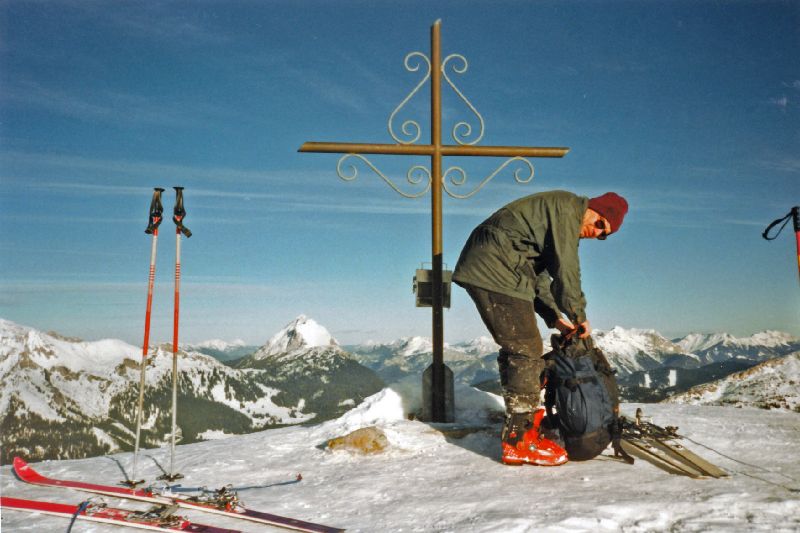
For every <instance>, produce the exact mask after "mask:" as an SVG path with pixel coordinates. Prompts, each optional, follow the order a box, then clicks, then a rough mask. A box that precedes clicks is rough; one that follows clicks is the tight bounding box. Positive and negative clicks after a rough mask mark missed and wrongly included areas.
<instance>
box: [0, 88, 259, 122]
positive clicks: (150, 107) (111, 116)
mask: <svg viewBox="0 0 800 533" xmlns="http://www.w3.org/2000/svg"><path fill="white" fill-rule="evenodd" d="M0 98H2V99H3V100H5V101H8V102H14V103H16V104H18V105H22V106H26V107H31V108H35V109H41V110H45V111H48V112H51V113H54V114H57V115H61V116H65V117H69V118H73V119H78V120H82V121H91V122H102V123H112V124H126V125H137V124H138V125H149V126H153V125H155V126H167V127H175V128H186V127H191V128H200V127H203V128H205V127H208V121H207V120H206V119H207V118H216V119H219V118H222V119H230V118H235V119H237V120H240V121H242V120H247V117H246V116H244V115H242V114H241V113H236V112H234V111H230V110H227V109H225V108H222V107H219V106H216V105H213V104H208V103H191V104H189V103H186V102H184V101H172V102H164V101H163V100H154V99H152V98H150V97H147V96H143V95H138V94H132V93H123V92H118V91H95V92H91V91H88V90H84V91H82V92H81V93H80V95H78V94H73V93H70V92H67V91H65V90H63V89H56V88H50V87H46V86H44V85H42V84H41V83H39V82H36V81H32V80H15V81H13V82H12V83H8V84H6V85H5V86H4V87H3V92H2V94H0ZM156 101H161V102H163V103H161V104H158V103H154V102H156ZM236 115H238V116H236Z"/></svg>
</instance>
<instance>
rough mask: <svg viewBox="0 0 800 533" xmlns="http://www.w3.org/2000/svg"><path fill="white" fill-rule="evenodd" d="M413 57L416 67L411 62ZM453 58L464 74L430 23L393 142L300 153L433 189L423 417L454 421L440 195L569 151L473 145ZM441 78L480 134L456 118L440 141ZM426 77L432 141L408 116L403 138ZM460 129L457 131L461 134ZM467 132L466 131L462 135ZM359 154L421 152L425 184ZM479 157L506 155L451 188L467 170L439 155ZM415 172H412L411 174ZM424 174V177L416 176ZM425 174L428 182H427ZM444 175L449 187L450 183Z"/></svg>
mask: <svg viewBox="0 0 800 533" xmlns="http://www.w3.org/2000/svg"><path fill="white" fill-rule="evenodd" d="M412 60H417V61H418V62H419V63H418V64H417V65H412V64H411V61H412ZM451 61H460V62H461V63H462V66H461V67H460V68H459V67H458V66H451V68H452V69H453V71H454V72H455V73H458V74H463V73H464V72H466V70H467V61H466V59H465V58H464V56H461V55H459V54H451V55H449V56H447V57H446V58H445V59H444V60H442V55H441V21H440V20H437V21H436V22H435V23H434V24H433V26H432V27H431V54H430V57H428V56H426V55H425V54H423V53H421V52H411V53H410V54H408V55H407V56H406V59H405V66H406V70H408V71H410V72H418V71H419V70H420V68H421V67H422V66H423V64H424V65H425V66H427V72H426V73H425V75H424V77H423V79H422V80H421V81H420V82H419V83H418V84H417V86H416V87H415V88H414V90H413V91H412V92H411V93H410V94H409V95H408V96H407V97H406V98H405V99H404V100H403V101H402V102H401V103H400V105H398V106H397V108H396V109H395V110H394V111H393V112H392V114H391V116H390V117H389V133H390V134H391V136H392V138H393V139H394V140H395V143H396V144H376V143H341V142H306V143H304V144H303V145H302V146H301V147H300V148H299V150H298V151H300V152H316V153H339V154H344V155H343V156H342V157H341V158H340V159H339V163H338V164H337V167H336V172H337V174H338V175H339V177H340V178H342V179H343V180H346V181H352V180H354V179H355V178H356V177H357V175H358V170H357V169H356V167H355V165H352V166H351V167H350V170H349V171H345V170H343V164H344V162H345V161H347V160H349V159H351V158H355V159H357V160H359V161H361V162H363V163H364V164H366V165H367V166H368V167H369V168H370V169H371V170H372V171H373V172H374V173H375V174H377V175H378V176H379V177H380V178H381V179H383V180H384V181H385V182H386V183H387V184H388V185H389V186H390V187H391V188H392V189H394V190H395V191H396V192H397V193H398V194H400V195H401V196H404V197H406V198H420V197H422V196H424V195H425V194H427V192H428V190H430V192H431V262H432V272H431V278H432V294H431V305H432V323H433V324H432V325H433V327H432V329H433V332H432V333H433V334H432V341H433V354H432V356H433V361H432V363H431V365H430V366H429V367H428V369H427V370H426V371H425V374H424V375H423V394H422V396H423V404H424V405H423V418H425V419H427V420H429V421H432V422H453V417H454V405H453V403H454V398H453V397H452V394H453V377H452V376H453V374H452V372H451V371H450V370H449V369H448V368H447V366H446V365H445V364H444V283H443V270H442V268H443V253H444V252H443V238H442V198H443V192H446V193H447V194H448V195H449V196H451V197H453V198H456V199H466V198H470V197H472V196H473V195H474V194H475V193H477V192H478V191H479V190H480V189H481V188H482V187H483V186H484V185H486V183H488V182H489V181H490V180H491V179H492V178H494V177H495V176H496V175H497V174H498V173H499V172H500V171H502V170H504V169H505V168H507V167H508V166H509V165H510V164H512V163H520V164H522V165H523V167H525V168H524V170H525V171H526V172H527V173H528V175H527V177H523V176H525V174H521V173H520V171H519V170H517V171H514V179H515V180H516V181H517V182H518V183H528V182H530V181H531V180H532V179H533V172H534V169H533V165H532V164H531V163H530V161H528V160H527V159H525V158H526V157H563V156H564V155H566V153H567V152H569V148H564V147H528V146H475V144H477V143H478V141H480V139H481V138H482V137H483V129H484V122H483V117H481V115H480V114H479V113H478V112H477V110H476V109H475V108H474V107H473V105H472V104H471V103H470V102H469V100H467V98H466V97H465V96H464V95H463V93H462V92H461V91H460V90H459V89H458V88H457V87H456V86H455V84H454V83H453V82H452V80H451V79H450V78H449V77H448V75H447V72H446V67H447V66H448V63H450V62H451ZM442 77H444V78H445V80H446V82H447V84H448V85H450V86H451V87H452V88H453V90H454V91H455V93H456V94H457V95H458V97H459V98H460V99H461V100H462V101H463V102H464V103H465V104H466V105H467V106H468V107H469V109H470V110H471V112H472V113H473V114H474V115H475V116H476V117H477V119H478V120H479V122H480V129H479V135H477V137H476V138H475V139H473V140H468V137H469V136H470V135H472V134H473V129H472V126H471V125H469V124H468V123H467V122H458V123H457V124H456V125H455V126H454V127H453V130H452V137H453V139H454V140H455V142H456V144H455V145H445V144H443V142H442V92H441V87H442ZM429 79H430V84H431V102H430V106H431V114H430V119H431V122H430V139H431V141H430V144H416V142H417V141H418V140H419V137H420V133H421V127H420V125H419V124H418V123H417V122H415V121H412V120H407V121H405V122H403V124H402V128H401V131H402V135H404V136H406V137H408V138H406V139H401V138H400V137H398V135H397V134H396V133H395V130H394V128H393V121H394V118H395V116H396V115H397V113H398V112H399V111H400V110H401V109H402V108H403V107H404V106H405V104H406V103H407V102H408V101H409V100H410V99H411V98H412V97H413V96H414V95H415V94H416V93H417V91H418V90H419V89H420V87H422V86H423V85H424V84H425V83H426V82H427V81H428V80H429ZM459 132H461V133H459ZM464 132H465V133H464ZM363 154H384V155H417V156H420V155H425V156H430V158H431V166H430V169H427V168H425V167H423V166H421V165H415V166H413V167H412V168H411V169H410V170H409V171H408V173H407V174H406V179H407V181H408V182H409V183H410V184H411V185H415V186H419V185H422V186H424V188H423V190H422V191H418V192H416V193H406V192H404V191H402V190H401V189H400V188H399V187H398V186H397V184H396V183H395V182H394V181H392V180H391V179H390V178H389V177H388V176H386V175H385V174H383V173H382V172H381V171H380V170H379V169H378V168H377V167H376V166H375V165H373V164H372V163H371V162H370V161H369V160H368V159H367V158H366V157H364V155H363ZM450 155H452V156H483V157H506V158H508V159H507V160H506V161H505V162H504V163H503V164H501V165H500V166H499V167H498V168H497V169H496V170H495V171H494V172H492V173H491V174H489V176H487V177H485V178H484V179H483V180H482V181H481V182H480V183H479V184H478V185H477V186H475V187H474V188H473V189H472V190H471V191H470V192H468V193H465V194H460V193H458V192H456V190H455V187H459V186H463V185H464V184H465V183H466V181H467V172H466V171H465V170H464V169H463V168H461V167H458V166H452V167H448V168H447V169H444V168H443V164H442V158H443V156H450ZM415 172H416V173H417V174H416V175H414V173H415ZM420 176H422V177H420ZM425 177H427V180H425ZM448 178H449V181H450V185H448V183H447V182H448Z"/></svg>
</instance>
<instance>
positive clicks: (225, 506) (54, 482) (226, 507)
mask: <svg viewBox="0 0 800 533" xmlns="http://www.w3.org/2000/svg"><path fill="white" fill-rule="evenodd" d="M14 472H15V473H16V474H17V476H18V477H19V478H20V479H21V480H22V481H25V482H26V483H32V484H34V485H44V486H48V487H65V488H70V489H76V490H82V491H85V492H92V493H94V494H103V495H106V496H115V497H117V498H126V499H129V500H136V501H141V502H148V503H154V504H160V505H177V506H178V507H182V508H184V509H192V510H195V511H203V512H206V513H214V514H219V515H223V516H228V517H231V518H239V519H242V520H250V521H252V522H258V523H261V524H268V525H270V526H275V527H281V528H285V529H292V530H295V531H305V532H308V533H339V532H341V531H344V530H343V529H339V528H335V527H330V526H325V525H322V524H315V523H313V522H304V521H303V520H296V519H294V518H287V517H285V516H279V515H274V514H270V513H262V512H260V511H253V510H251V509H246V508H245V507H244V506H243V505H242V504H241V502H239V499H238V497H237V496H236V493H235V492H233V491H230V490H227V489H224V488H223V489H220V490H218V491H214V492H213V493H212V494H211V496H209V497H187V496H182V495H177V494H172V493H167V492H158V491H157V490H154V489H152V488H142V489H130V488H125V487H115V486H113V485H98V484H94V483H84V482H82V481H71V480H65V479H51V478H48V477H45V476H43V475H41V474H40V473H38V472H37V471H36V470H34V469H33V468H32V467H31V466H30V465H29V464H28V463H26V462H25V461H24V460H22V459H21V458H19V457H15V458H14Z"/></svg>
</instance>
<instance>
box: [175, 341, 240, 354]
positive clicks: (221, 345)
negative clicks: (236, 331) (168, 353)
mask: <svg viewBox="0 0 800 533" xmlns="http://www.w3.org/2000/svg"><path fill="white" fill-rule="evenodd" d="M245 345H246V343H245V342H244V341H243V340H241V339H236V340H233V341H230V342H228V341H224V340H221V339H209V340H206V341H203V342H200V343H197V344H189V345H187V348H189V349H197V348H208V349H211V350H218V351H220V352H224V351H226V350H229V349H231V348H240V347H242V346H245ZM181 348H183V345H181Z"/></svg>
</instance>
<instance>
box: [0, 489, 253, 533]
mask: <svg viewBox="0 0 800 533" xmlns="http://www.w3.org/2000/svg"><path fill="white" fill-rule="evenodd" d="M0 506H2V507H4V508H6V509H13V510H15V511H27V512H31V513H42V514H48V515H54V516H63V517H64V518H72V519H73V520H85V521H88V522H101V523H104V524H113V525H116V526H125V527H132V528H138V529H147V530H150V531H193V532H197V533H241V531H239V530H237V529H225V528H221V527H214V526H207V525H205V524H196V523H194V522H190V521H189V520H187V519H186V518H184V517H182V516H178V515H176V514H173V513H174V511H175V509H176V508H177V507H176V506H171V507H170V506H158V507H154V508H153V509H150V510H148V511H133V510H131V509H115V508H113V507H107V506H105V505H103V504H95V503H91V502H85V503H83V504H78V505H74V504H65V503H55V502H49V501H44V502H43V501H38V500H23V499H20V498H9V497H7V496H0Z"/></svg>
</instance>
